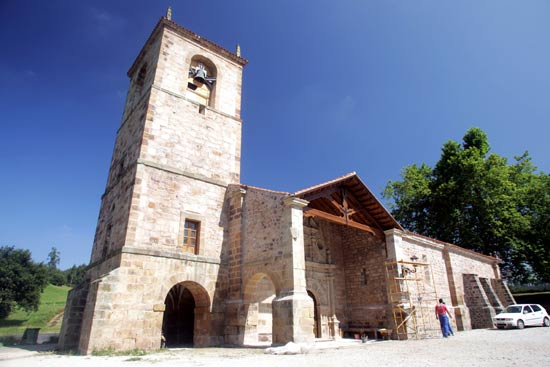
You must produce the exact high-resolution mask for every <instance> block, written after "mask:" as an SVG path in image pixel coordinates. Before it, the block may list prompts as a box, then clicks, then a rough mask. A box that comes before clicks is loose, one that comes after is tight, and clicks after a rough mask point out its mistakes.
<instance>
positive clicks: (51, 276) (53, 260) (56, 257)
mask: <svg viewBox="0 0 550 367" xmlns="http://www.w3.org/2000/svg"><path fill="white" fill-rule="evenodd" d="M60 260H61V253H60V252H59V250H58V249H57V248H55V247H52V249H51V250H50V252H49V253H48V263H47V267H48V283H50V284H53V285H64V284H65V274H64V273H63V271H61V270H59V269H58V268H57V267H58V266H59V261H60Z"/></svg>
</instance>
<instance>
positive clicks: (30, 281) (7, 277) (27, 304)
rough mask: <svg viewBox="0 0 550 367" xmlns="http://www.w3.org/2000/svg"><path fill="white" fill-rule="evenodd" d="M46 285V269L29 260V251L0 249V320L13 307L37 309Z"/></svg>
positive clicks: (7, 247)
mask: <svg viewBox="0 0 550 367" xmlns="http://www.w3.org/2000/svg"><path fill="white" fill-rule="evenodd" d="M45 286H46V270H45V267H44V266H43V265H42V264H36V263H34V262H33V261H32V259H31V253H30V251H28V250H16V249H14V247H10V246H4V247H0V319H4V318H6V317H7V316H8V315H9V314H10V312H11V311H12V310H13V309H14V307H16V306H18V307H21V308H23V309H24V310H26V311H32V310H36V309H37V308H38V304H39V302H40V294H41V293H42V291H43V290H44V287H45Z"/></svg>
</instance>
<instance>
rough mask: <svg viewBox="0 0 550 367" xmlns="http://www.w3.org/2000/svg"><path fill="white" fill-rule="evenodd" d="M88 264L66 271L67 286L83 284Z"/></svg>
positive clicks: (72, 267) (74, 266)
mask: <svg viewBox="0 0 550 367" xmlns="http://www.w3.org/2000/svg"><path fill="white" fill-rule="evenodd" d="M86 269H87V266H86V264H82V265H78V266H76V265H73V266H71V267H70V268H69V269H67V270H65V271H64V274H65V284H66V285H69V286H75V285H77V284H79V283H81V282H82V281H83V280H84V277H85V276H86Z"/></svg>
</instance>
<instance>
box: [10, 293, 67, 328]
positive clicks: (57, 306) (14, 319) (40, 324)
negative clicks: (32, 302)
mask: <svg viewBox="0 0 550 367" xmlns="http://www.w3.org/2000/svg"><path fill="white" fill-rule="evenodd" d="M69 289H70V287H67V286H62V287H58V286H55V285H51V284H50V285H48V286H47V287H46V289H44V292H43V293H42V296H41V297H40V306H39V307H38V310H37V311H36V312H29V313H27V312H25V311H23V310H20V309H17V310H15V311H14V312H13V313H12V314H11V315H9V316H8V317H7V318H6V319H5V320H0V335H12V334H23V332H24V331H25V329H26V328H29V327H32V328H40V333H58V332H59V330H60V329H61V318H60V315H61V313H62V312H63V308H64V307H65V301H66V300H67V293H68V292H69ZM56 316H57V317H56Z"/></svg>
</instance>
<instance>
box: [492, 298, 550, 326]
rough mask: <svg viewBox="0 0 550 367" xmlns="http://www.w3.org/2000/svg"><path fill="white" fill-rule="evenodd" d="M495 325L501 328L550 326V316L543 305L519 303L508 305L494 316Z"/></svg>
mask: <svg viewBox="0 0 550 367" xmlns="http://www.w3.org/2000/svg"><path fill="white" fill-rule="evenodd" d="M494 322H495V326H496V327H497V328H499V329H504V328H507V327H516V328H518V329H523V328H524V327H525V326H550V317H548V313H546V310H545V309H544V307H542V306H541V305H535V304H518V305H510V306H508V307H506V309H505V310H504V311H502V312H501V313H499V314H498V315H496V316H495V317H494Z"/></svg>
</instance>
